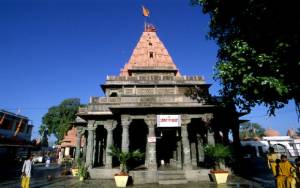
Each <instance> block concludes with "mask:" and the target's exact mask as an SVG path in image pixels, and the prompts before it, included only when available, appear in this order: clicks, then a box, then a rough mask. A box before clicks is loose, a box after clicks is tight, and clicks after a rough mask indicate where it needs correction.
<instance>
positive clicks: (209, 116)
mask: <svg viewBox="0 0 300 188" xmlns="http://www.w3.org/2000/svg"><path fill="white" fill-rule="evenodd" d="M201 118H202V120H203V121H204V123H205V126H206V127H207V143H208V144H209V145H215V136H214V131H213V129H212V127H211V120H212V119H213V114H211V113H206V114H203V116H202V117H201Z"/></svg>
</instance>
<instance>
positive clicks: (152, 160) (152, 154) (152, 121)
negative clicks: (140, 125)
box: [145, 115, 157, 171]
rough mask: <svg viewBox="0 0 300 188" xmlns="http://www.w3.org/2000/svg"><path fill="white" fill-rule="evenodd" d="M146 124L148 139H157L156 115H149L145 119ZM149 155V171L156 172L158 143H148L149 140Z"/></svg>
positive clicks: (147, 155)
mask: <svg viewBox="0 0 300 188" xmlns="http://www.w3.org/2000/svg"><path fill="white" fill-rule="evenodd" d="M145 123H146V124H147V126H148V132H149V134H148V137H152V138H153V137H156V136H155V125H156V116H155V115H148V116H147V117H146V118H145ZM146 147H147V153H146V157H145V158H146V159H147V160H148V161H147V165H148V170H149V171H156V170H157V162H156V141H155V142H151V143H150V142H148V140H147V146H146Z"/></svg>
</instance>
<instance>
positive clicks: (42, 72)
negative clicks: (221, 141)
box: [0, 0, 300, 138]
mask: <svg viewBox="0 0 300 188" xmlns="http://www.w3.org/2000/svg"><path fill="white" fill-rule="evenodd" d="M142 5H145V6H146V7H148V8H149V9H150V14H151V17H150V20H151V22H152V23H153V24H154V25H155V26H156V27H157V29H158V35H159V37H160V39H161V40H162V41H163V42H164V44H165V46H166V47H167V49H168V51H169V53H170V54H171V56H172V58H173V60H174V62H175V64H176V65H177V67H178V68H179V69H180V71H181V73H182V74H183V75H203V76H204V77H205V79H206V81H207V82H208V83H211V84H213V85H212V87H211V88H210V92H211V93H212V94H213V95H216V94H217V90H218V89H219V87H220V86H219V84H218V83H217V82H216V81H214V80H213V79H212V74H213V66H214V63H215V61H216V53H217V46H216V45H215V43H214V41H211V40H207V39H206V33H207V31H208V29H209V28H208V22H209V18H208V16H205V15H203V14H202V12H201V9H200V7H192V6H190V4H189V0H163V1H162V0H43V1H41V0H0V79H1V84H0V85H1V92H0V108H2V109H6V110H9V111H12V112H16V111H17V109H18V108H20V109H21V114H23V115H26V116H28V117H29V118H30V119H31V120H32V121H33V123H34V125H35V128H34V130H33V138H35V137H37V134H38V127H39V125H40V124H41V118H42V116H43V115H44V114H45V113H46V112H47V109H48V108H49V107H50V106H53V105H57V104H59V103H60V102H61V101H62V100H64V99H66V98H71V97H78V98H80V99H81V102H82V103H87V102H88V100H89V97H90V96H102V95H103V93H102V91H101V89H100V87H99V85H100V84H102V83H104V81H105V77H106V75H118V74H119V71H120V69H121V68H122V67H123V66H124V64H125V63H126V62H127V61H128V59H129V57H130V55H131V52H132V50H133V48H134V47H135V45H136V43H137V41H138V39H139V37H140V35H141V33H142V31H143V24H144V18H143V16H142V15H141V6H142ZM244 119H249V120H251V121H253V122H257V123H260V124H261V125H263V126H264V127H266V128H268V127H271V128H274V129H277V130H279V131H280V132H281V134H286V131H287V128H288V127H291V128H295V129H296V128H298V127H300V126H299V123H298V121H297V116H296V113H295V107H294V105H293V103H291V104H290V105H288V106H287V108H284V109H282V110H280V111H279V113H278V115H277V116H276V117H272V118H269V117H268V116H267V115H266V109H264V108H262V107H258V108H255V109H254V111H253V112H252V113H251V114H249V115H247V116H245V117H244Z"/></svg>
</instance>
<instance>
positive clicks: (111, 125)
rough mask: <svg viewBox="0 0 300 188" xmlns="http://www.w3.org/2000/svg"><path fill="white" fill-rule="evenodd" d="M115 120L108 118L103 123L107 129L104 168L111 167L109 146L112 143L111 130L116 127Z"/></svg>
mask: <svg viewBox="0 0 300 188" xmlns="http://www.w3.org/2000/svg"><path fill="white" fill-rule="evenodd" d="M116 126H117V122H116V121H113V120H108V121H106V122H105V124H104V128H105V129H106V131H107V137H106V152H105V159H106V161H105V168H112V156H111V155H109V154H108V153H109V151H110V150H109V147H110V146H112V145H113V144H114V140H113V130H114V129H115V128H116Z"/></svg>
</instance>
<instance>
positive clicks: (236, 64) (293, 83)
mask: <svg viewBox="0 0 300 188" xmlns="http://www.w3.org/2000/svg"><path fill="white" fill-rule="evenodd" d="M191 2H192V3H193V4H200V5H201V6H202V11H203V12H204V13H206V14H209V15H210V31H209V33H208V37H210V38H211V39H214V40H216V41H217V44H218V45H219V51H218V61H217V65H216V68H215V78H216V79H218V80H220V82H221V84H222V85H223V88H222V91H221V94H222V95H225V96H226V97H230V98H233V99H234V102H235V104H237V105H238V106H239V107H240V108H241V109H246V110H248V111H250V109H251V108H252V107H254V106H255V105H256V104H264V105H265V106H267V107H268V109H269V110H268V111H269V114H270V115H274V114H275V111H276V109H279V108H282V107H284V106H285V105H286V104H287V103H288V101H289V100H291V99H293V100H294V101H295V103H296V107H297V108H296V111H297V112H298V117H299V108H300V103H299V102H300V95H299V93H300V83H299V79H298V77H299V76H298V74H299V72H300V54H299V49H300V39H299V38H300V14H298V4H297V3H298V2H297V1H289V2H285V3H282V2H281V1H267V0H244V1H240V0H228V1H221V0H213V1H211V0H191Z"/></svg>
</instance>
